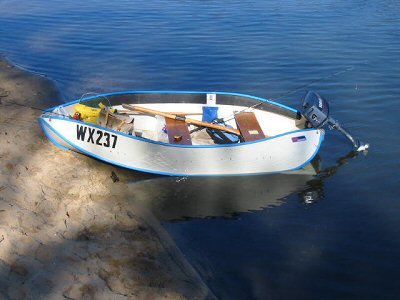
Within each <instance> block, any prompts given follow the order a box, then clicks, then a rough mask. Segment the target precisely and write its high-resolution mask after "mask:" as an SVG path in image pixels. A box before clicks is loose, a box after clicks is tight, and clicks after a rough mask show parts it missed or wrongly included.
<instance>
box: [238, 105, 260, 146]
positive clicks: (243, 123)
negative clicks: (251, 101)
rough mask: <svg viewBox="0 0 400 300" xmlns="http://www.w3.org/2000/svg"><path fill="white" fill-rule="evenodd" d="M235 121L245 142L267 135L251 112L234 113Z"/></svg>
mask: <svg viewBox="0 0 400 300" xmlns="http://www.w3.org/2000/svg"><path fill="white" fill-rule="evenodd" d="M235 121H236V124H237V127H238V129H239V130H240V133H241V136H242V138H243V140H244V141H245V142H250V141H255V140H261V139H264V138H266V137H267V136H266V135H265V134H264V132H263V131H262V129H261V126H260V124H259V123H258V121H257V118H256V115H255V114H254V113H253V112H240V113H237V114H235Z"/></svg>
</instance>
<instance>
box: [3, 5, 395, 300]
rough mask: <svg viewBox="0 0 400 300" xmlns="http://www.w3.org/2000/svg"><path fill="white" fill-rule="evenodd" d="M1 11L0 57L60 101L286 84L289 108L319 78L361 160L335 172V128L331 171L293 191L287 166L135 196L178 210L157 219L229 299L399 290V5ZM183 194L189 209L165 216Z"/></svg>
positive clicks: (339, 153) (389, 294)
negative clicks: (44, 82) (45, 80)
mask: <svg viewBox="0 0 400 300" xmlns="http://www.w3.org/2000/svg"><path fill="white" fill-rule="evenodd" d="M0 11H1V14H0V52H2V53H4V54H5V55H6V56H7V57H8V58H10V59H11V60H12V61H13V62H15V63H17V64H19V65H20V66H21V67H24V68H26V69H29V70H31V71H35V72H38V73H41V74H45V75H46V76H48V77H50V78H51V79H53V80H55V81H56V83H57V85H58V86H59V88H60V90H61V92H62V93H63V95H64V97H65V99H68V100H69V99H74V98H78V97H80V96H81V95H82V94H83V93H86V92H102V91H107V92H109V91H119V90H128V89H157V90H159V89H169V90H223V91H235V92H242V93H248V94H252V95H257V96H262V97H267V98H275V97H279V96H280V95H283V94H286V93H288V92H290V91H294V92H293V93H291V94H290V95H289V96H287V97H283V98H281V99H279V101H280V102H282V103H284V104H286V105H289V106H294V107H296V106H297V105H298V102H299V99H300V98H301V96H302V95H303V93H304V90H305V89H298V90H297V87H299V86H303V85H306V84H307V83H310V82H314V83H313V84H311V85H310V86H308V87H307V88H309V89H313V90H316V91H318V92H320V93H321V94H322V95H324V96H325V97H326V98H327V99H328V100H329V102H330V104H331V112H332V116H333V117H334V118H336V119H338V120H339V121H341V122H342V124H343V125H344V126H345V127H346V128H347V129H348V130H349V131H350V132H351V133H352V134H354V136H356V137H359V138H360V139H361V140H363V141H365V142H369V143H370V144H371V150H370V151H369V153H368V155H367V156H364V155H358V156H357V157H354V158H351V159H345V160H344V161H340V163H339V165H340V167H338V168H336V167H337V166H338V164H337V163H336V162H337V161H338V160H340V159H341V158H342V157H343V156H345V155H346V154H347V153H348V152H349V151H350V150H351V147H350V145H349V144H348V142H347V141H345V140H344V139H343V138H342V137H341V136H340V135H339V134H337V133H335V132H328V134H327V137H326V139H325V142H324V144H323V147H322V149H321V152H320V159H321V161H322V169H323V170H325V172H323V174H322V175H321V176H320V177H321V178H314V179H312V180H311V181H309V180H304V178H301V179H299V181H300V183H296V185H295V188H293V185H292V183H290V184H288V183H287V181H293V180H292V179H287V181H286V179H285V178H286V176H283V177H282V178H280V177H279V176H278V177H276V176H272V177H269V176H264V177H258V178H256V179H251V178H246V179H243V180H242V181H241V180H238V179H234V180H232V179H228V180H222V181H221V179H208V180H204V179H203V180H204V181H201V180H200V181H196V180H193V179H185V178H183V179H182V178H175V179H171V178H169V179H160V180H159V181H157V180H158V179H157V178H155V179H154V180H153V179H150V180H149V181H146V182H145V181H142V182H138V183H137V184H138V185H141V186H142V188H143V189H144V187H146V189H144V190H145V191H147V190H149V189H153V190H155V189H156V188H158V191H160V190H161V191H162V190H166V191H168V192H167V193H163V194H162V195H160V194H157V192H155V193H154V194H153V193H146V192H143V193H141V194H140V197H141V200H143V201H146V199H149V200H148V201H149V202H150V203H153V204H152V205H153V208H154V209H155V211H156V212H157V211H159V212H160V211H161V212H168V213H171V214H172V216H174V217H173V218H169V217H167V216H166V214H164V215H160V218H162V219H163V220H164V222H165V226H166V228H167V230H168V231H169V232H170V233H171V235H172V236H173V237H174V238H175V240H176V242H177V244H178V246H179V247H180V248H181V249H182V251H183V252H184V253H185V254H186V255H187V256H188V258H189V260H190V261H191V263H192V264H193V265H194V266H195V267H196V268H197V269H198V270H199V272H200V273H201V274H202V276H203V278H204V279H205V281H206V282H207V283H208V284H209V286H210V287H211V288H212V290H213V292H214V293H215V294H216V295H217V296H218V297H220V298H222V299H232V298H238V299H239V298H240V299H243V298H255V299H265V298H267V299H268V298H270V299H277V298H283V299H286V298H296V299H299V298H304V299H310V298H324V299H325V298H335V299H336V298H349V299H354V298H358V299H366V298H370V299H375V298H379V299H385V298H386V299H392V298H394V297H395V296H397V295H398V293H399V292H400V288H398V287H397V285H396V284H397V282H398V281H399V280H400V270H399V262H400V254H399V253H400V243H399V242H400V234H399V233H400V232H399V228H400V218H399V217H398V216H399V212H400V204H399V202H398V192H399V188H398V185H399V183H400V180H399V175H398V174H399V173H400V159H399V154H400V138H399V134H398V130H397V129H396V128H397V127H396V124H397V122H398V119H399V118H398V113H399V111H400V109H399V102H398V101H399V98H400V97H399V96H400V86H399V82H400V30H399V29H400V18H399V15H400V3H398V1H390V0H386V1H384V0H383V1H364V0H350V1H348V0H347V1H344V0H339V1H329V0H313V1H307V2H306V3H303V2H301V3H300V2H299V1H294V0H283V1H282V0H281V1H260V0H254V1H233V0H232V1H223V2H221V1H219V2H217V1H193V0H189V1H165V0H154V1H148V2H143V1H124V0H116V1H113V2H112V3H109V2H108V1H103V0H89V1H83V2H82V1H77V0H70V1H61V0H56V1H51V2H48V1H44V0H32V1H16V0H3V1H1V2H0ZM346 70H347V71H346ZM337 73H339V74H338V75H336V76H333V74H337ZM330 166H333V167H334V168H331V169H326V168H329V167H330ZM290 176H292V175H290ZM293 176H294V175H293ZM152 180H153V181H152ZM171 180H172V181H173V182H171ZM275 181H277V183H276V184H272V187H273V188H279V189H281V190H280V191H279V193H275V192H274V190H273V188H272V187H271V182H275ZM294 181H297V180H294ZM304 181H305V182H304ZM264 182H265V185H264V184H263V183H264ZM230 186H231V188H230ZM169 187H171V188H169ZM219 187H223V188H219ZM271 189H272V190H271ZM199 190H201V192H200V191H199ZM179 191H180V192H179ZM308 192H312V193H311V194H307V193H308ZM157 195H158V196H157ZM307 195H311V196H312V197H314V198H315V199H317V200H318V201H314V202H313V203H308V204H307V201H305V200H306V199H308V198H307V197H306V198H305V196H307ZM156 196H157V197H158V198H157V197H156ZM135 197H139V196H137V195H136V196H135V195H133V198H135ZM146 197H147V198H146ZM263 197H265V198H263ZM155 198H157V199H160V201H159V202H152V201H150V200H154V199H155ZM229 199H232V201H229ZM264 199H265V201H264ZM189 200H190V201H189ZM193 200H196V204H195V203H193ZM191 201H192V202H191ZM204 202H205V203H206V204H204ZM247 202H248V203H247ZM308 202H312V201H308ZM179 203H185V204H186V207H187V208H190V211H189V212H188V211H187V210H186V211H185V210H181V211H179V210H178V211H176V210H174V209H172V212H171V207H172V208H174V207H178V206H179ZM233 203H236V204H238V205H239V206H236V205H232V204H233ZM243 203H246V205H242V204H243ZM270 203H274V205H269V204H270ZM211 204H212V206H218V209H214V208H213V209H212V210H211V211H210V210H209V206H210V205H211ZM160 207H161V209H159V208H160ZM167 208H168V209H167ZM157 209H158V210H157ZM246 211H249V212H246ZM207 212H209V214H208V215H209V216H211V217H212V218H205V217H207ZM171 214H170V216H171ZM170 220H175V221H174V222H171V221H170ZM176 220H179V221H176Z"/></svg>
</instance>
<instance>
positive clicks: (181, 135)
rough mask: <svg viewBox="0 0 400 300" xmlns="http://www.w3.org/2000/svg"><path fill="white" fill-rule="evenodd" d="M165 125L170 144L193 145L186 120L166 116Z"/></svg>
mask: <svg viewBox="0 0 400 300" xmlns="http://www.w3.org/2000/svg"><path fill="white" fill-rule="evenodd" d="M165 125H166V129H167V134H168V141H169V143H170V144H177V145H191V144H192V139H191V138H190V133H189V129H188V124H187V123H186V122H185V121H181V120H174V119H170V118H165Z"/></svg>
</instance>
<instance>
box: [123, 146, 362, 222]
mask: <svg viewBox="0 0 400 300" xmlns="http://www.w3.org/2000/svg"><path fill="white" fill-rule="evenodd" d="M357 155H358V153H357V152H354V151H352V152H350V153H348V154H347V155H345V156H343V157H341V158H339V159H338V160H337V162H336V163H335V164H334V165H333V166H330V167H327V168H324V169H321V167H320V166H321V158H320V157H319V156H317V157H316V158H315V159H314V160H313V161H312V162H311V163H310V164H309V165H307V166H306V167H305V168H304V169H300V170H297V171H292V172H289V173H281V174H271V175H258V176H228V177H164V176H162V177H159V176H158V177H155V178H150V179H148V178H147V179H144V180H139V181H135V182H131V183H128V184H127V186H128V188H129V189H130V194H131V195H132V201H138V202H139V203H141V204H143V205H145V206H146V207H147V208H148V209H150V210H151V211H152V212H153V214H154V215H155V216H156V217H157V218H158V219H159V220H160V221H162V222H177V221H184V220H187V219H192V218H235V217H237V216H238V215H239V214H240V213H244V212H251V211H259V210H264V209H267V208H273V207H277V206H280V205H282V204H284V203H285V201H286V199H287V198H288V197H289V196H292V195H297V196H298V199H299V201H300V202H301V203H302V204H304V205H311V204H314V203H316V202H318V201H320V200H322V199H323V198H324V181H325V179H327V178H329V177H331V176H333V175H335V174H336V173H337V171H338V169H339V168H340V167H341V166H342V165H344V164H346V163H347V162H348V161H349V160H350V159H352V158H354V157H356V156H357Z"/></svg>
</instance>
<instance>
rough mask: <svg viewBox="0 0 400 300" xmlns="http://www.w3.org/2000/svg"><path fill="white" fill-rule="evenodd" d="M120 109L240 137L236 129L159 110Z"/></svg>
mask: <svg viewBox="0 0 400 300" xmlns="http://www.w3.org/2000/svg"><path fill="white" fill-rule="evenodd" d="M122 107H123V108H125V109H128V110H132V111H139V112H144V113H148V114H151V115H158V116H162V117H165V118H169V119H174V120H180V121H184V122H185V123H188V124H193V125H197V126H203V127H208V128H213V129H218V130H223V131H226V132H230V133H233V134H236V135H240V131H239V130H238V129H235V128H230V127H226V126H222V125H218V124H213V123H208V122H203V121H198V120H195V119H190V118H186V117H184V116H182V115H174V114H171V113H167V112H163V111H159V110H154V109H150V108H145V107H141V106H133V105H129V104H122Z"/></svg>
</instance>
